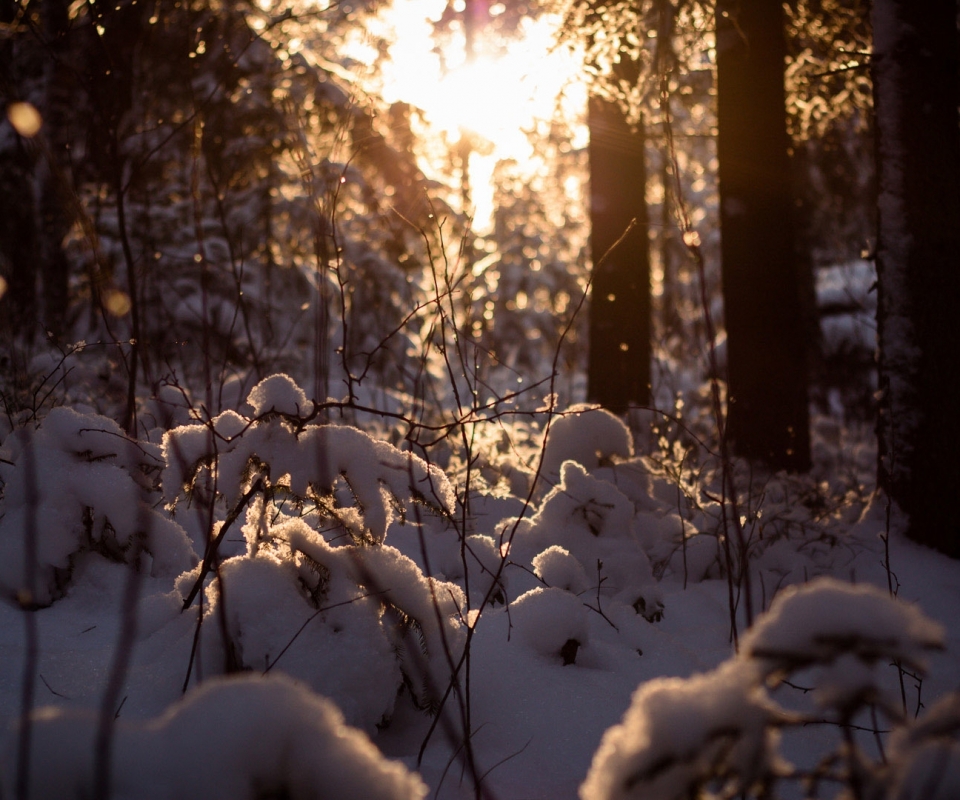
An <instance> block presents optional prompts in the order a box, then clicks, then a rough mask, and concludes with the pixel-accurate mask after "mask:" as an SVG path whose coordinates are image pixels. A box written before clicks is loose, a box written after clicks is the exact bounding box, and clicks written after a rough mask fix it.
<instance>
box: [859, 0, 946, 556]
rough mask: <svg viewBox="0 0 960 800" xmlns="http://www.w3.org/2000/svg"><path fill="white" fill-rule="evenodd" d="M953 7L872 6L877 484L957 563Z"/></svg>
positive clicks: (899, 2)
mask: <svg viewBox="0 0 960 800" xmlns="http://www.w3.org/2000/svg"><path fill="white" fill-rule="evenodd" d="M956 15H957V6H956V2H955V0H929V1H928V2H924V3H917V2H916V0H875V2H874V7H873V27H874V56H873V62H872V63H873V79H874V98H875V108H876V136H877V165H878V180H879V204H878V206H879V218H878V222H879V224H878V243H877V278H878V306H877V325H878V334H879V344H880V346H879V353H880V363H879V369H880V388H881V400H880V415H879V418H878V426H877V428H878V435H879V457H880V458H879V480H880V483H881V485H882V486H883V487H884V488H885V489H886V490H887V492H888V493H889V496H890V497H891V498H892V499H893V500H894V501H896V502H897V503H898V504H899V505H900V507H901V509H902V510H903V511H905V512H906V513H907V515H908V517H909V528H908V534H909V535H910V536H911V538H913V539H915V540H917V541H919V542H923V543H924V544H928V545H931V546H933V547H936V548H938V549H939V550H942V551H943V552H945V553H948V554H950V555H952V556H954V557H960V519H958V518H957V516H956V514H955V513H954V512H953V511H952V509H951V505H950V499H951V497H952V493H953V492H955V491H956V488H957V487H958V486H960V458H958V451H960V414H958V409H960V325H958V323H957V313H958V309H960V134H958V115H957V105H958V102H960V92H958V85H957V74H958V46H957V25H956Z"/></svg>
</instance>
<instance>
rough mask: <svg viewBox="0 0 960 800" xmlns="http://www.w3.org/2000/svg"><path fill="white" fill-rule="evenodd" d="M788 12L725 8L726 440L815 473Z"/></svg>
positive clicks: (763, 6) (771, 461)
mask: <svg viewBox="0 0 960 800" xmlns="http://www.w3.org/2000/svg"><path fill="white" fill-rule="evenodd" d="M784 22H785V20H784V12H783V8H782V6H781V5H780V3H771V2H769V0H738V2H730V1H729V0H728V1H726V2H721V3H719V4H718V6H717V12H716V23H717V131H718V132H717V156H718V160H719V181H720V225H721V235H722V243H721V260H722V268H723V299H724V311H725V319H726V328H727V342H728V344H727V353H728V356H727V359H728V409H729V410H728V417H727V435H728V436H729V437H730V439H731V440H732V443H733V446H734V449H735V452H736V453H737V454H739V455H742V456H745V457H747V458H752V459H758V460H761V461H764V462H765V463H766V464H767V465H768V466H770V467H771V468H773V469H790V470H801V471H802V470H806V469H808V468H809V466H810V439H809V436H810V434H809V411H808V408H807V360H806V347H805V345H806V342H805V339H804V325H803V314H802V310H801V302H800V290H799V280H798V273H797V261H796V255H795V252H794V244H795V243H794V233H793V223H792V205H793V204H792V197H791V191H790V186H791V181H790V162H789V156H788V139H787V123H786V96H785V90H784V81H783V78H784V65H785V58H786V44H785V38H784Z"/></svg>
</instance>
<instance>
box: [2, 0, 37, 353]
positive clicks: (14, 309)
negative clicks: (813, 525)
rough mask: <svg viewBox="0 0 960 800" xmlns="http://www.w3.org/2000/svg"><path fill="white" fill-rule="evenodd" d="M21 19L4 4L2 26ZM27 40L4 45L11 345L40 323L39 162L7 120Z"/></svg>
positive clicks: (5, 260)
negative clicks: (36, 177)
mask: <svg viewBox="0 0 960 800" xmlns="http://www.w3.org/2000/svg"><path fill="white" fill-rule="evenodd" d="M19 16H21V15H20V14H19V13H18V7H17V6H16V5H15V4H14V3H13V2H12V0H0V23H3V24H5V25H11V24H12V23H13V22H14V20H16V19H17V18H18V17H19ZM20 49H22V38H21V37H17V36H14V35H10V36H8V37H6V38H2V39H0V278H2V279H3V281H4V283H5V290H4V291H3V292H0V332H2V335H3V338H4V339H5V340H6V339H8V337H9V338H18V337H22V338H24V339H25V340H28V341H29V340H30V339H32V338H33V335H34V329H35V326H36V319H37V266H36V265H37V262H38V261H39V247H40V243H39V238H38V235H37V223H36V200H35V194H34V189H33V183H34V181H33V169H34V164H33V161H34V158H33V154H32V153H31V152H30V151H29V149H28V147H27V143H26V141H25V140H24V139H23V137H21V136H20V135H19V134H18V133H17V132H16V131H15V130H14V128H13V125H12V124H11V123H10V122H9V121H8V119H7V108H8V107H9V105H10V104H11V103H13V102H16V101H17V100H20V99H21V92H22V88H23V87H22V83H23V79H24V78H25V77H26V76H24V75H23V74H22V72H23V71H24V69H25V63H27V62H29V59H25V58H24V54H23V53H22V52H19V53H18V50H20Z"/></svg>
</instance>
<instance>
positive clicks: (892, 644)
mask: <svg viewBox="0 0 960 800" xmlns="http://www.w3.org/2000/svg"><path fill="white" fill-rule="evenodd" d="M942 643H943V630H942V628H941V627H940V626H939V625H938V624H936V623H934V622H932V621H930V620H929V619H927V618H926V617H925V616H924V615H923V614H922V613H921V612H920V611H919V610H918V609H916V608H914V607H912V606H909V605H906V604H904V603H902V602H900V601H897V600H895V599H893V598H891V597H890V596H889V595H888V594H887V593H884V592H882V591H880V590H879V589H876V588H874V587H872V586H867V585H850V584H844V583H841V582H839V581H836V580H834V579H831V578H820V579H817V580H815V581H813V582H811V583H809V584H806V585H804V586H792V587H789V588H788V589H786V590H784V591H783V592H781V593H780V594H779V595H778V596H777V598H776V599H775V600H774V602H773V603H772V605H771V607H770V610H769V612H767V614H765V615H764V616H763V617H761V618H760V619H759V620H758V621H757V623H756V625H755V626H754V627H753V628H752V629H751V630H750V631H749V632H748V633H747V635H746V636H745V637H744V638H743V640H742V642H741V649H740V653H739V655H738V656H736V657H735V658H732V659H730V660H728V661H727V662H725V663H724V664H722V665H721V666H720V667H718V668H717V669H716V670H714V671H713V672H710V673H707V674H702V675H695V676H693V677H691V678H688V679H678V678H661V679H657V680H654V681H650V682H649V683H646V684H644V685H642V686H641V687H640V688H639V689H638V690H637V691H636V692H635V694H634V696H633V701H632V703H631V706H630V708H629V709H628V711H627V713H626V714H625V715H624V718H623V721H622V722H621V723H620V724H619V725H617V726H615V727H613V728H611V729H609V730H608V731H607V732H606V734H605V735H604V737H603V741H602V742H601V744H600V747H599V749H598V750H597V752H596V754H595V756H594V760H593V764H592V766H591V768H590V772H589V774H588V775H587V779H586V780H585V781H584V783H583V785H582V786H581V789H580V796H581V798H582V799H583V800H628V798H636V800H640V799H641V798H642V800H687V798H714V797H733V796H749V797H758V798H761V797H762V798H772V797H776V796H778V795H777V794H776V792H775V789H776V786H777V784H778V782H780V781H785V780H791V781H799V780H805V781H811V782H813V783H816V782H817V781H822V780H830V781H840V782H841V783H845V784H846V785H847V786H848V787H849V788H850V791H851V796H853V797H856V798H867V797H869V798H871V799H876V800H881V799H882V798H897V799H898V800H906V798H908V797H909V798H920V797H925V798H926V797H934V796H936V797H944V798H945V797H954V796H956V794H955V791H956V787H957V786H958V785H960V772H958V770H956V769H955V768H953V767H950V766H948V764H949V763H950V762H949V759H950V758H951V757H952V756H955V755H956V753H957V751H958V734H960V713H958V709H960V699H958V698H960V695H957V694H956V693H955V694H954V695H953V696H952V697H951V698H948V699H946V700H943V701H941V703H939V704H938V705H937V706H935V707H934V708H933V709H932V710H931V711H930V712H929V713H928V714H927V715H926V716H925V717H923V718H921V719H920V720H919V721H917V722H915V723H913V724H911V725H909V726H906V727H902V728H900V729H898V730H897V732H896V733H895V735H894V736H893V740H892V741H893V747H892V748H891V752H890V753H889V757H888V758H887V759H886V761H885V762H884V761H883V760H881V762H880V763H874V762H872V761H871V760H870V759H869V758H868V756H867V755H866V754H865V753H864V752H863V751H862V750H861V748H859V747H858V746H857V745H856V743H855V741H854V739H853V735H852V729H851V724H852V722H853V720H854V718H855V716H856V714H858V713H860V712H863V711H868V710H869V709H871V708H876V707H879V708H880V709H881V710H882V711H883V712H885V713H886V715H887V718H888V719H889V720H891V721H892V722H894V723H897V722H901V721H902V714H901V711H900V709H898V708H897V707H896V705H895V703H894V702H893V701H892V700H890V699H888V698H887V697H886V696H885V692H884V689H883V683H884V681H883V680H882V679H881V676H880V674H879V672H880V670H881V669H886V670H888V671H889V670H890V669H891V667H892V666H894V665H898V666H902V665H906V666H908V667H910V668H911V669H913V670H916V671H917V673H918V674H922V673H923V670H924V668H925V663H926V658H925V656H926V655H927V654H928V653H929V652H930V651H931V650H935V649H938V648H940V647H941V646H942ZM891 662H893V663H891ZM801 671H802V672H803V674H804V675H805V676H807V677H806V680H810V679H811V673H812V680H813V682H814V687H813V688H814V689H815V700H816V703H817V706H818V707H819V711H820V712H821V713H822V714H823V715H825V719H822V718H820V717H819V716H812V715H811V714H810V713H809V712H808V711H803V710H788V709H786V708H785V707H783V706H782V705H781V704H779V703H778V702H777V700H775V699H774V696H773V694H772V690H773V689H774V688H775V687H776V686H777V685H778V684H781V683H782V682H784V681H788V680H790V679H791V678H793V677H794V675H795V674H796V673H799V672H801ZM777 699H779V698H777ZM824 722H825V723H826V724H832V725H835V726H837V729H838V730H839V731H841V733H842V737H841V740H840V741H839V742H838V743H837V745H836V750H835V751H833V752H828V753H826V754H825V755H824V757H823V759H822V760H821V761H820V763H819V764H817V765H816V766H815V767H814V768H813V769H812V771H808V772H804V771H802V770H800V769H797V768H795V767H793V766H792V765H791V764H789V763H787V762H786V761H785V760H784V759H783V757H782V756H781V755H780V752H779V743H780V736H779V731H780V730H781V729H782V728H784V727H787V726H802V725H805V724H809V723H819V724H822V723H824ZM845 796H846V795H845Z"/></svg>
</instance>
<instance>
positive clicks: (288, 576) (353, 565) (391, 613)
mask: <svg viewBox="0 0 960 800" xmlns="http://www.w3.org/2000/svg"><path fill="white" fill-rule="evenodd" d="M267 516H270V517H274V516H276V517H278V519H279V520H280V521H279V524H276V525H270V524H264V522H263V511H262V509H260V508H254V509H251V512H250V513H249V514H248V518H247V525H246V526H245V527H244V533H245V534H246V536H247V541H248V552H247V554H246V555H242V556H236V557H234V558H230V559H227V560H226V561H224V562H223V563H222V564H221V565H220V569H219V580H218V581H217V582H214V583H211V584H210V585H209V586H208V588H207V602H206V604H205V619H206V622H205V623H204V626H203V631H204V632H205V639H204V642H205V644H204V650H205V661H204V665H205V669H207V670H213V671H219V670H220V669H223V664H224V663H225V658H226V656H227V654H229V657H230V659H232V661H233V667H234V668H241V669H256V670H266V669H272V668H273V667H274V666H276V667H277V668H278V669H279V670H281V671H283V672H285V673H287V674H290V675H292V676H294V677H296V678H298V679H300V680H303V681H305V682H306V683H308V684H309V685H310V686H311V687H312V688H313V689H314V690H316V691H318V692H321V693H322V694H324V695H326V696H328V697H330V698H331V699H333V700H335V701H336V702H337V704H338V705H339V706H340V708H341V709H342V710H343V712H344V714H345V715H346V717H347V719H348V721H349V722H350V723H351V724H354V725H357V726H360V727H362V728H365V729H367V730H371V731H372V730H373V729H374V727H375V726H376V725H378V724H380V723H382V722H384V721H385V720H389V718H390V717H391V715H392V714H393V708H394V702H395V700H396V698H397V694H398V692H399V691H400V689H401V688H402V687H403V686H406V687H407V689H408V690H409V691H410V694H411V697H412V699H413V701H414V703H415V704H416V705H417V706H419V707H421V708H425V709H428V710H434V709H435V708H436V705H437V703H438V701H439V698H440V696H441V695H442V694H443V692H444V690H445V689H446V686H447V683H448V681H449V676H450V661H449V658H457V657H459V654H460V652H461V651H462V648H463V642H464V638H465V630H464V628H463V625H462V620H461V618H460V614H461V611H462V610H463V609H464V608H465V605H466V603H465V599H464V597H463V592H462V590H461V589H460V588H459V587H458V586H456V585H455V584H452V583H446V582H444V581H439V580H436V579H433V578H427V577H425V576H424V575H423V573H422V572H421V571H420V569H419V567H417V565H416V564H415V563H414V562H413V561H411V560H410V559H409V558H407V557H406V556H404V555H403V554H402V553H400V552H399V551H398V550H396V549H395V548H393V547H390V546H389V545H386V544H376V545H369V544H367V545H354V544H345V545H340V546H334V545H331V544H330V543H329V542H327V541H326V540H325V539H324V538H323V537H322V536H321V535H320V534H318V533H317V532H316V531H314V530H313V529H312V528H311V527H310V526H309V525H307V524H306V522H304V521H303V520H302V519H298V518H288V517H284V516H283V515H281V514H278V512H277V511H276V510H275V509H271V510H270V511H269V512H268V514H267ZM194 577H195V576H194V575H193V574H191V576H190V578H191V579H193V578H194ZM221 604H222V606H223V607H222V608H221ZM221 613H223V614H225V620H226V622H225V626H223V627H221V626H220V625H218V618H219V615H220V614H221ZM224 628H225V630H226V635H227V637H228V641H226V642H224V641H223V640H222V634H223V630H224ZM224 648H226V651H225V649H224Z"/></svg>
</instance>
